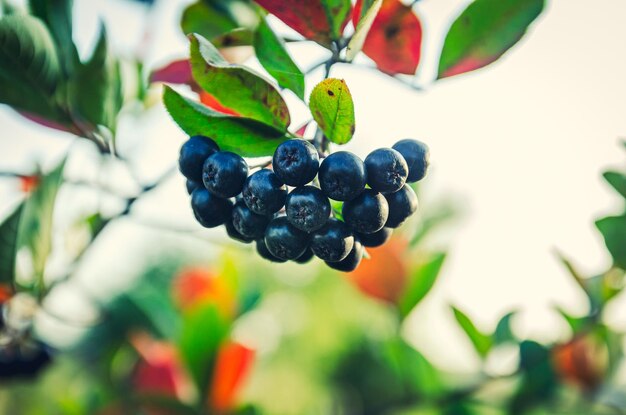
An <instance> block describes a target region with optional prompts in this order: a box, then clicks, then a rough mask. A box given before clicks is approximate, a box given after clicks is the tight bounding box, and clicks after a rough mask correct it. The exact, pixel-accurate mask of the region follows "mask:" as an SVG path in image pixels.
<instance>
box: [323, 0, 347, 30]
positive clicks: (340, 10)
mask: <svg viewBox="0 0 626 415" xmlns="http://www.w3.org/2000/svg"><path fill="white" fill-rule="evenodd" d="M321 3H322V6H324V10H325V11H326V16H327V18H328V22H329V23H330V30H331V36H332V38H333V39H340V38H341V35H342V33H343V29H344V27H345V26H346V23H347V21H348V19H349V17H350V12H351V11H352V2H351V1H350V0H321Z"/></svg>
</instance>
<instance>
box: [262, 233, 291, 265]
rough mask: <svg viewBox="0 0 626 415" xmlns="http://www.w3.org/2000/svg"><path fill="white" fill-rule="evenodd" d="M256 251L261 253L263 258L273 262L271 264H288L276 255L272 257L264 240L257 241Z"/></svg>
mask: <svg viewBox="0 0 626 415" xmlns="http://www.w3.org/2000/svg"><path fill="white" fill-rule="evenodd" d="M256 251H257V252H258V253H259V255H260V256H261V258H263V259H267V260H268V261H271V262H287V260H285V259H280V258H277V257H275V256H274V255H272V253H271V252H270V251H269V250H268V249H267V246H266V245H265V239H263V238H261V239H257V241H256Z"/></svg>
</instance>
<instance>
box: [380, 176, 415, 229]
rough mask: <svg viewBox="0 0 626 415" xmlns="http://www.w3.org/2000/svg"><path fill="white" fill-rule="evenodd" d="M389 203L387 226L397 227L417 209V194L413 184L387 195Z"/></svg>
mask: <svg viewBox="0 0 626 415" xmlns="http://www.w3.org/2000/svg"><path fill="white" fill-rule="evenodd" d="M385 199H387V203H388V204H389V217H388V218H387V223H385V226H386V227H388V228H397V227H398V226H400V225H402V223H404V221H405V220H406V219H407V218H408V217H409V216H411V215H412V214H414V213H415V211H417V205H418V202H417V195H416V194H415V191H413V189H412V188H411V186H407V185H405V186H404V187H403V188H402V189H400V190H398V191H397V192H395V193H390V194H386V195H385Z"/></svg>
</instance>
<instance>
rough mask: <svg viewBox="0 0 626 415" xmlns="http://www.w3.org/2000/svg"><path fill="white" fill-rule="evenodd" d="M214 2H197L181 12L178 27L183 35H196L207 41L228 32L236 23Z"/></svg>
mask: <svg viewBox="0 0 626 415" xmlns="http://www.w3.org/2000/svg"><path fill="white" fill-rule="evenodd" d="M217 3H218V2H215V1H204V0H201V1H198V2H196V3H193V4H191V5H190V6H189V7H187V8H186V9H185V11H184V12H183V16H182V19H181V22H180V26H181V28H182V30H183V33H185V34H189V33H198V34H200V35H202V36H204V37H206V38H208V39H211V38H213V37H216V36H219V35H221V34H224V33H226V32H230V31H231V30H233V29H236V28H237V23H235V21H234V20H233V19H232V18H231V17H230V15H229V14H228V13H227V12H226V11H225V10H224V9H223V8H221V7H219V4H217Z"/></svg>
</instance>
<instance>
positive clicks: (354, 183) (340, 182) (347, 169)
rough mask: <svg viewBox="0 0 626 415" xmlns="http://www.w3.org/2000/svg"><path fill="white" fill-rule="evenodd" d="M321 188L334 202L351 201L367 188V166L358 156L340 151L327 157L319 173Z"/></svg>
mask: <svg viewBox="0 0 626 415" xmlns="http://www.w3.org/2000/svg"><path fill="white" fill-rule="evenodd" d="M318 178H319V181H320V187H321V188H322V191H323V192H324V194H325V195H326V196H328V197H329V198H331V199H334V200H341V201H345V200H351V199H354V198H355V197H357V196H358V195H359V194H360V193H361V192H362V191H363V189H364V188H365V183H366V181H367V176H366V173H365V165H364V164H363V162H362V161H361V159H359V158H358V157H357V156H355V155H354V154H352V153H349V152H347V151H338V152H336V153H333V154H331V155H330V156H328V157H326V158H325V159H324V161H323V162H322V164H321V165H320V170H319V173H318Z"/></svg>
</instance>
